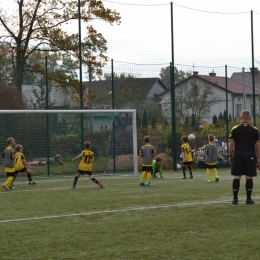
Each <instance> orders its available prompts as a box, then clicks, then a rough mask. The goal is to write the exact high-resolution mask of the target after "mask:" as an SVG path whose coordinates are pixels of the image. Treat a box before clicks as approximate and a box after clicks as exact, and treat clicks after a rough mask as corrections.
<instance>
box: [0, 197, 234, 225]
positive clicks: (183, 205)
mask: <svg viewBox="0 0 260 260" xmlns="http://www.w3.org/2000/svg"><path fill="white" fill-rule="evenodd" d="M230 201H231V200H222V201H220V200H216V201H204V202H203V201H201V202H191V203H180V204H166V205H154V206H147V207H139V208H126V209H111V210H103V211H92V212H83V213H72V214H63V215H52V216H42V217H32V218H20V219H7V220H0V223H9V222H22V221H32V220H42V219H54V218H68V217H78V216H91V215H99V214H107V213H118V212H122V213H124V212H128V211H141V210H150V209H162V208H171V207H188V206H195V205H208V204H226V203H231V202H230Z"/></svg>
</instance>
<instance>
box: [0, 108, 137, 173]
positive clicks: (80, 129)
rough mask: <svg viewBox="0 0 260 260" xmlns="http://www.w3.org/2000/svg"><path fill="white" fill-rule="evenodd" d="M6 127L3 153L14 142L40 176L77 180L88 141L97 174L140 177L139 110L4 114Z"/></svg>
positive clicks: (0, 141) (2, 127) (0, 131)
mask: <svg viewBox="0 0 260 260" xmlns="http://www.w3.org/2000/svg"><path fill="white" fill-rule="evenodd" d="M0 122H1V123H0V146H1V147H2V148H1V149H2V151H4V149H5V148H6V146H7V143H6V140H7V138H8V137H13V138H14V139H15V142H16V144H21V145H23V153H24V155H25V159H26V161H27V162H28V163H29V164H30V165H31V166H32V174H33V175H35V176H36V175H38V176H48V175H52V176H53V175H67V174H73V175H74V174H75V173H76V171H77V169H78V163H79V160H80V159H79V160H78V161H76V162H72V158H74V157H76V156H77V155H78V154H80V153H81V151H82V150H83V149H84V142H86V141H89V142H91V150H92V151H93V152H94V154H95V162H94V163H93V174H98V173H105V174H122V175H125V174H127V175H133V176H138V165H137V136H136V111H135V110H0ZM0 176H1V177H3V176H6V174H5V172H4V168H3V167H1V170H0Z"/></svg>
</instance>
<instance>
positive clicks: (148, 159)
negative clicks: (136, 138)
mask: <svg viewBox="0 0 260 260" xmlns="http://www.w3.org/2000/svg"><path fill="white" fill-rule="evenodd" d="M144 143H145V145H144V146H142V147H141V150H140V156H141V157H143V163H142V168H143V174H142V177H141V182H140V183H139V184H140V185H141V186H147V187H149V186H153V184H151V183H150V178H151V173H152V166H153V157H154V155H155V149H154V147H153V146H152V145H151V138H150V137H149V136H145V138H144ZM145 178H146V182H145V183H144V179H145Z"/></svg>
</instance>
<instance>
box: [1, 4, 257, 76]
mask: <svg viewBox="0 0 260 260" xmlns="http://www.w3.org/2000/svg"><path fill="white" fill-rule="evenodd" d="M103 3H104V5H105V7H107V8H111V9H115V10H116V11H118V12H119V13H120V14H121V17H122V19H121V24H120V25H119V26H118V25H114V26H110V25H109V24H106V23H104V22H102V21H94V22H93V26H94V27H95V28H96V29H97V30H98V31H99V32H101V33H102V34H103V35H104V36H105V38H106V39H107V42H108V43H107V46H108V52H107V55H108V57H109V59H110V60H111V59H113V60H114V71H115V73H118V74H119V73H122V72H125V73H127V74H128V73H131V74H134V75H136V76H139V77H158V76H159V73H160V69H161V68H162V67H166V66H169V63H170V62H171V15H170V2H168V1H167V0H103ZM0 5H1V3H0ZM8 8H10V7H9V6H8ZM195 9H196V10H195ZM250 10H253V11H254V14H253V16H254V43H255V45H254V48H255V66H256V67H257V66H258V67H260V2H259V0H247V1H242V0H218V1H212V0H211V1H209V0H174V1H173V23H174V64H175V66H176V67H177V68H178V69H181V70H184V71H199V74H208V73H209V72H212V71H213V70H214V72H216V73H217V75H224V66H225V65H227V66H228V74H229V75H231V74H232V72H234V71H236V72H237V71H241V70H242V67H245V69H246V70H249V67H251V66H252V62H251V27H250V23H251V20H250V19H251V18H250ZM227 13H229V14H227ZM66 29H67V30H68V31H69V32H75V29H77V21H72V22H71V23H70V24H68V25H67V26H66ZM85 34H86V31H85V30H84V26H83V25H82V35H83V36H84V35H85ZM104 72H108V73H110V72H111V62H110V61H109V62H108V65H107V66H106V67H105V68H104ZM83 79H84V80H86V79H87V73H86V69H85V70H84V75H83Z"/></svg>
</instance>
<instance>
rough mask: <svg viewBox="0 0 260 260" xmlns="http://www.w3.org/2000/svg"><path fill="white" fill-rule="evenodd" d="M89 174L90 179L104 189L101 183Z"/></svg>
mask: <svg viewBox="0 0 260 260" xmlns="http://www.w3.org/2000/svg"><path fill="white" fill-rule="evenodd" d="M87 174H88V177H89V179H90V180H92V181H93V182H95V183H96V184H97V185H98V186H99V187H100V188H103V187H104V186H103V184H102V182H101V181H99V180H97V179H96V178H94V177H93V176H92V173H91V172H87Z"/></svg>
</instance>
